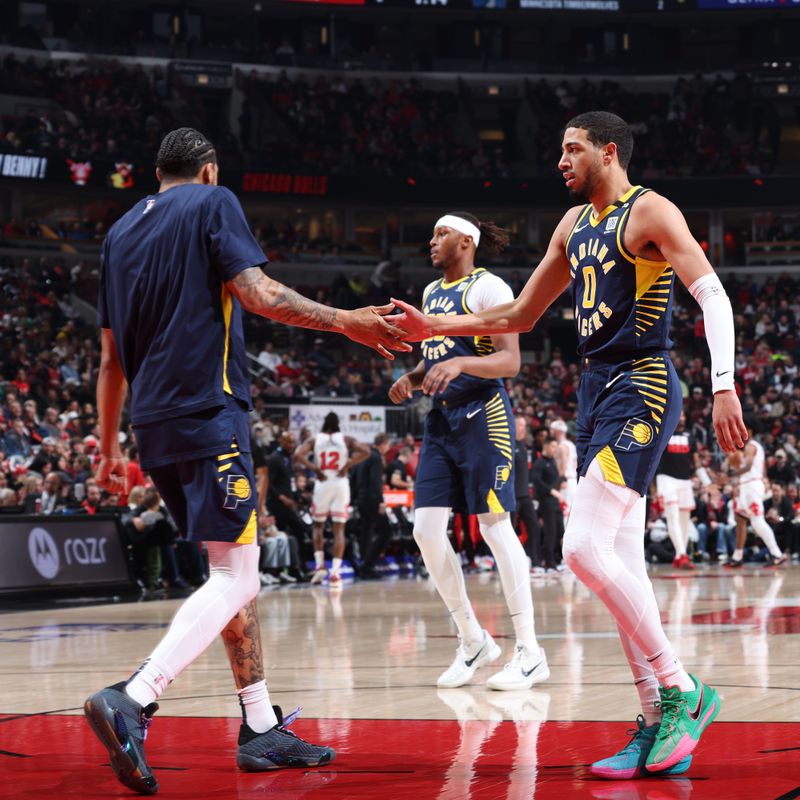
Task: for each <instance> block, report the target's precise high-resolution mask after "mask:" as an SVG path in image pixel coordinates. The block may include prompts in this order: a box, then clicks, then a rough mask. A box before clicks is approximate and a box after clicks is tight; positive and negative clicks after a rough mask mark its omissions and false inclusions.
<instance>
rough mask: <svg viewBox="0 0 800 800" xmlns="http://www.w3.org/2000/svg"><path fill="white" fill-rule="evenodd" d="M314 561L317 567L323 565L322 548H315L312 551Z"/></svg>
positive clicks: (323, 553)
mask: <svg viewBox="0 0 800 800" xmlns="http://www.w3.org/2000/svg"><path fill="white" fill-rule="evenodd" d="M314 563H315V564H316V566H317V569H322V568H323V567H324V566H325V551H324V550H315V551H314Z"/></svg>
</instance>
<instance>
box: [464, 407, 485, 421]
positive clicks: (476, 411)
mask: <svg viewBox="0 0 800 800" xmlns="http://www.w3.org/2000/svg"><path fill="white" fill-rule="evenodd" d="M481 411H483V409H482V408H476V409H475V410H474V411H470V412H469V414H467V419H472V418H473V417H474V416H475V415H476V414H480V413H481Z"/></svg>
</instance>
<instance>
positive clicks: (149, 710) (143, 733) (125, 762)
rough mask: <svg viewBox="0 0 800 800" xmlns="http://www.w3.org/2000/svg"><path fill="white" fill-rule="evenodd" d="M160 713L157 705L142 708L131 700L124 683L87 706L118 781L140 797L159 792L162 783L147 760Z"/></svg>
mask: <svg viewBox="0 0 800 800" xmlns="http://www.w3.org/2000/svg"><path fill="white" fill-rule="evenodd" d="M157 710H158V704H157V703H150V705H147V706H145V707H144V708H142V706H140V705H139V704H138V703H137V702H136V701H135V700H133V699H132V698H130V697H128V695H127V694H126V693H125V683H124V682H122V683H115V684H114V685H113V686H109V687H107V688H106V689H101V690H100V691H99V692H97V693H96V694H93V695H92V696H91V697H89V698H88V699H87V700H86V702H85V703H84V705H83V711H84V714H86V719H87V720H88V721H89V725H91V727H92V730H93V731H94V732H95V734H97V738H98V739H100V741H101V742H102V743H103V746H104V747H105V748H106V750H108V755H109V757H110V758H111V768H112V769H113V770H114V772H115V773H116V775H117V779H118V780H119V782H120V783H122V784H123V785H125V786H127V787H128V788H129V789H133V791H134V792H138V793H139V794H155V793H156V792H157V791H158V781H157V780H156V778H155V775H153V773H152V772H151V770H150V768H149V767H148V766H147V761H146V760H145V757H144V740H145V739H146V738H147V729H148V728H149V727H150V723H151V721H152V717H153V714H155V712H156V711H157Z"/></svg>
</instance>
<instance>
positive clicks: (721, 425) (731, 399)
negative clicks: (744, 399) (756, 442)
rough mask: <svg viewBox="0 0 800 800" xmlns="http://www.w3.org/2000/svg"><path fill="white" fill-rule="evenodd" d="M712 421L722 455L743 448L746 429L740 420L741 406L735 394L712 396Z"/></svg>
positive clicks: (725, 393) (724, 393) (728, 392)
mask: <svg viewBox="0 0 800 800" xmlns="http://www.w3.org/2000/svg"><path fill="white" fill-rule="evenodd" d="M712 420H713V422H714V432H715V433H716V434H717V441H718V442H719V446H720V447H721V448H722V451H723V452H724V453H733V452H734V451H735V450H737V449H739V450H741V448H743V447H744V443H745V442H746V441H747V428H746V427H745V424H744V420H743V419H742V404H741V403H740V402H739V398H738V397H737V396H736V392H734V391H733V390H729V391H724V392H717V393H716V394H715V395H714V410H713V412H712Z"/></svg>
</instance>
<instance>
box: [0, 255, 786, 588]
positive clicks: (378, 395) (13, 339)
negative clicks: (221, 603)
mask: <svg viewBox="0 0 800 800" xmlns="http://www.w3.org/2000/svg"><path fill="white" fill-rule="evenodd" d="M82 279H83V278H82V271H81V269H80V268H79V269H72V268H68V267H67V266H66V265H65V263H64V262H61V261H48V260H43V261H42V262H33V261H30V260H22V261H20V262H18V263H16V264H14V263H12V262H11V261H10V260H8V259H5V260H4V261H2V262H0V284H1V288H0V293H1V294H2V302H1V303H0V307H2V313H0V353H1V354H2V355H0V507H3V508H9V509H11V508H14V509H17V510H24V511H26V512H29V513H54V512H56V513H57V512H59V511H66V512H68V513H88V514H92V513H95V512H97V511H98V510H100V509H102V508H105V507H109V508H119V507H126V506H130V505H132V502H133V503H135V502H137V501H138V502H139V505H138V506H135V507H134V508H133V509H131V512H132V513H134V515H135V514H137V513H138V514H139V515H141V513H144V511H147V510H148V509H147V508H146V505H145V504H146V502H150V503H151V504H152V502H153V498H152V497H149V498H145V497H144V496H143V495H141V493H140V492H138V490H137V491H136V492H134V488H135V487H146V486H147V484H148V479H147V476H146V475H144V474H143V473H142V471H141V469H140V468H139V467H138V462H137V458H136V447H135V438H134V435H133V432H132V431H131V430H130V429H129V428H127V427H125V428H124V429H123V434H122V436H123V442H122V444H123V450H124V452H125V453H126V455H127V456H128V458H129V459H130V474H129V478H130V488H129V493H131V494H132V496H133V501H132V499H131V497H129V496H122V495H108V494H107V493H105V492H101V491H100V489H99V487H98V486H97V485H96V483H95V482H94V470H95V468H96V465H97V461H98V433H99V432H98V428H97V414H96V407H95V396H94V394H95V389H94V387H95V380H96V374H97V367H98V355H99V353H98V338H97V331H96V328H95V326H94V323H93V320H91V318H89V319H88V320H87V319H84V318H83V317H82V316H81V315H80V313H79V309H78V304H77V303H76V302H74V299H73V298H74V296H75V295H74V292H75V291H76V289H77V288H78V287H80V285H81V281H82ZM345 283H346V284H347V286H346V287H345V286H340V287H339V289H338V292H339V294H336V293H334V291H333V289H334V287H333V286H331V287H326V288H321V289H319V290H318V299H320V300H321V301H323V302H331V301H341V300H342V299H343V298H344V295H345V293H346V292H350V293H351V295H352V297H351V300H352V301H353V302H355V303H359V302H369V300H370V299H371V292H374V291H375V287H372V288H370V287H369V286H368V285H364V284H358V283H351V282H348V281H345ZM393 288H400V287H399V286H395V287H393ZM726 288H727V290H728V292H729V295H730V297H731V299H732V302H733V306H734V309H735V313H736V325H737V336H738V338H737V356H736V372H737V388H738V391H739V393H740V396H741V399H742V404H743V408H744V411H745V414H746V416H747V417H748V418H751V419H752V420H754V422H755V426H756V428H757V430H758V431H759V439H760V441H761V442H762V444H763V445H764V447H765V450H766V453H767V468H768V470H769V476H770V478H771V479H772V480H773V481H774V482H775V483H773V486H774V488H773V497H774V501H770V502H774V505H775V507H776V508H777V506H778V505H781V507H782V508H783V506H786V504H787V502H789V504H790V506H791V513H789V510H787V509H789V506H786V508H783V511H782V512H781V513H780V514H778V512H775V514H776V515H777V516H780V517H781V520H779V521H778V520H777V516H776V517H775V519H776V523H775V524H776V525H783V526H784V527H783V528H782V529H781V530H782V533H781V536H782V541H783V542H785V543H786V545H787V546H788V547H796V542H797V539H796V531H797V530H798V528H797V527H794V528H793V527H792V525H795V523H794V522H793V520H794V519H795V518H796V517H800V499H799V498H798V495H797V489H798V478H797V474H798V469H800V375H798V357H800V337H798V324H797V317H798V314H800V282H798V280H797V278H795V277H792V276H790V275H788V274H784V275H782V276H780V277H777V278H772V277H770V278H767V279H766V281H764V282H763V283H759V284H757V283H755V282H754V281H753V280H752V279H749V278H748V279H744V278H741V277H734V278H731V279H729V280H728V281H727V287H726ZM382 290H383V287H382ZM418 294H419V290H418V288H414V287H407V296H408V297H409V298H411V299H417V297H418ZM248 325H249V326H250V327H249V333H248V340H249V341H250V342H251V343H252V344H253V345H256V347H255V348H254V351H253V355H254V356H255V358H254V360H253V362H252V363H253V405H254V410H253V412H252V415H251V419H252V423H253V434H254V438H255V440H256V442H257V445H258V446H259V447H261V448H263V449H264V450H265V451H266V452H267V453H269V452H271V451H272V450H274V449H275V448H276V447H277V446H278V443H279V441H280V438H281V435H282V433H283V432H284V431H285V430H286V427H287V426H288V419H287V417H286V411H285V407H286V405H288V404H289V403H292V402H307V401H308V398H310V397H313V398H317V399H320V400H322V401H324V399H326V398H330V399H336V400H339V399H341V398H352V399H354V400H356V401H358V402H359V403H362V404H378V405H389V401H388V389H389V387H390V386H391V384H392V383H393V381H394V380H396V379H397V377H399V376H400V375H401V374H402V373H403V372H405V371H407V370H408V369H410V368H412V367H413V365H414V364H415V361H414V359H413V358H398V359H397V360H396V361H394V362H388V361H385V360H383V359H380V358H378V357H374V356H372V355H370V353H369V352H368V351H366V350H363V349H360V348H358V349H356V348H350V347H347V346H346V343H345V341H344V340H343V339H340V338H336V337H333V336H330V337H327V336H325V337H321V336H319V335H317V334H315V333H310V334H307V333H306V332H305V331H299V330H298V331H294V332H292V331H290V330H289V329H286V328H281V327H278V326H276V327H272V326H270V325H269V324H268V323H266V322H263V321H261V320H259V319H257V318H254V317H250V316H248ZM702 326H703V323H702V316H701V315H700V313H699V310H698V308H697V307H696V304H695V303H694V302H693V301H692V300H691V298H690V297H689V296H688V294H687V293H686V292H685V291H684V290H678V292H677V294H676V298H675V314H674V323H673V335H674V338H675V345H674V351H673V359H674V363H675V366H676V369H677V371H678V374H679V376H680V378H681V383H682V390H683V395H684V405H685V411H686V415H687V420H688V426H689V429H690V431H691V432H692V434H693V435H694V437H695V439H696V440H697V442H698V443H699V447H700V452H701V456H702V458H703V460H704V463H706V464H707V465H708V467H709V468H710V470H712V471H714V472H716V473H717V474H719V475H721V476H722V478H724V476H725V469H726V467H725V462H724V460H723V458H722V454H721V453H720V452H719V451H718V450H717V449H716V444H715V441H714V438H713V434H712V424H711V410H712V400H711V396H710V386H711V380H710V374H709V366H708V359H707V358H706V357H705V353H706V352H707V349H706V346H705V343H704V341H703V327H702ZM279 331H283V332H284V333H286V334H287V336H288V337H289V338H288V342H284V343H282V344H281V343H276V342H277V340H278V337H277V333H278V332H279ZM307 336H311V337H313V338H312V339H310V340H309V339H307V338H306V337H307ZM270 337H271V340H270ZM292 337H294V338H292ZM578 380H579V367H578V364H577V362H576V359H575V357H574V356H573V355H572V354H570V353H564V352H560V351H559V350H558V349H556V350H554V351H553V352H552V353H551V354H550V358H549V360H547V361H545V362H543V363H539V362H528V363H525V364H524V365H523V368H522V371H521V372H520V375H519V376H518V377H517V378H516V379H513V380H509V381H507V387H508V390H509V394H510V397H511V402H512V406H513V408H514V410H515V413H517V414H521V415H523V416H525V417H526V418H527V419H528V421H529V423H530V429H531V433H532V437H533V441H536V436H537V433H538V432H542V431H544V430H545V429H546V428H547V427H548V426H549V424H550V423H551V422H552V421H553V420H554V419H556V418H561V419H565V420H567V421H568V423H569V424H570V425H572V421H573V420H574V415H575V406H576V389H577V384H578ZM427 403H428V401H427V400H426V399H424V398H417V399H416V401H415V403H414V404H413V405H412V404H409V414H410V415H411V416H410V417H409V422H408V425H409V427H410V428H411V429H412V430H417V431H418V430H419V420H420V419H421V418H422V417H423V416H424V414H425V411H426V409H427V407H428V406H427ZM415 416H416V422H414V417H415ZM573 432H574V431H573ZM395 450H396V448H395ZM393 452H394V451H392V453H390V455H389V457H390V458H391V457H392V455H393ZM307 477H308V476H306V480H307ZM302 482H303V481H301V484H302ZM729 491H730V489H729V488H727V489H726V487H725V485H724V483H723V485H722V487H721V491H719V492H709V491H708V490H706V491H705V494H704V493H703V492H702V491H701V490H700V489H698V500H699V501H701V502H698V508H699V509H700V510H699V511H698V512H697V517H698V518H697V527H698V530H699V531H703V530H704V531H705V534H704V535H705V539H701V541H700V543H699V544H698V550H697V552H698V553H699V554H700V555H701V556H702V553H703V552H708V550H707V549H704V548H707V545H706V542H708V541H712V540H713V541H715V542H716V545H715V546H717V547H719V542H720V541H723V543H724V541H725V539H724V535H723V538H720V537H719V536H716V538H715V537H711V539H709V533H710V532H712V531H713V532H715V533H716V531H717V528H718V527H719V525H720V524H722V525H723V526H724V525H725V524H727V522H726V520H727V517H726V516H725V515H726V514H727V513H728V512H727V511H726V508H728V507H729V506H728V504H729V501H730V494H729ZM785 498H788V501H787V500H786V499H785ZM151 510H152V509H151ZM156 521H157V522H160V520H156ZM712 523H713V524H712ZM784 523H785V524H784ZM131 524H133V523H131ZM397 524H401V523H400V522H397ZM703 525H705V526H706V527H705V528H703ZM161 529H162V530H161V533H160V534H159V537H158V538H159V541H162V542H166V544H164V546H163V547H162V548H161V549H162V550H164V551H165V552H166V553H167V554H168V555H167V556H165V560H164V561H163V564H161V562H159V564H161V568H163V570H164V572H165V574H171V575H173V578H172V579H171V580H174V581H175V582H178V581H180V580H182V577H181V572H179V571H178V570H177V569H175V568H174V567H173V566H171V564H172V561H173V560H174V548H173V547H172V545H173V544H174V536H176V535H177V534H175V532H173V533H172V534H169V535H168V534H167V532H166V529H165V528H164V526H161ZM723 531H724V528H723ZM793 537H794V538H793ZM170 542H171V544H170ZM159 547H161V545H159ZM720 552H722V551H721V550H720ZM184 560H185V559H184ZM154 563H155V562H153V561H152V560H151V561H149V562H146V563H145V564H144V566H143V570H144V572H145V573H146V569H145V567H146V566H147V564H149V565H150V570H151V572H152V570H153V569H155V567H154V566H153V564H154ZM192 576H195V577H192ZM184 577H186V578H187V579H188V580H189V581H191V580H199V579H201V578H202V565H199V566H198V565H197V564H195V566H194V567H193V568H192V572H191V574H190V575H185V576H184Z"/></svg>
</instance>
